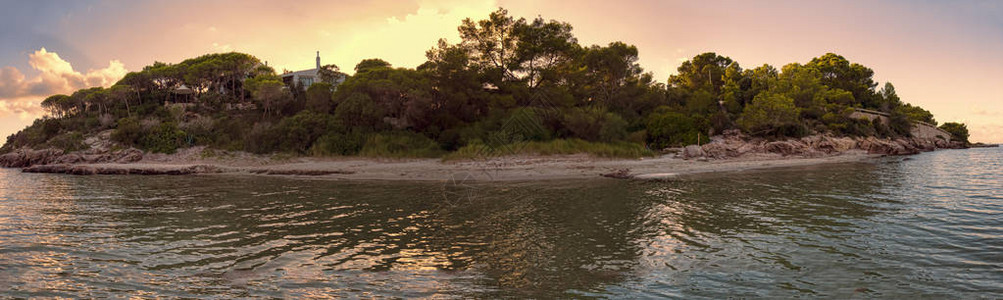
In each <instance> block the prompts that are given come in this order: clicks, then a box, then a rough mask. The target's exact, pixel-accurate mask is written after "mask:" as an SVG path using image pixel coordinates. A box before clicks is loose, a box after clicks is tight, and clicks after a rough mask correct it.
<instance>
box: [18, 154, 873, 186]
mask: <svg viewBox="0 0 1003 300" xmlns="http://www.w3.org/2000/svg"><path fill="white" fill-rule="evenodd" d="M882 156H884V155H881V154H868V153H867V152H866V151H846V152H842V153H839V154H834V155H828V156H821V157H799V156H782V155H779V154H755V155H745V156H741V157H735V158H725V159H710V160H707V159H689V160H687V159H682V158H678V157H673V156H672V155H663V156H661V157H653V158H640V159H607V158H595V157H590V156H587V155H584V154H577V155H561V156H509V157H495V158H490V159H486V160H464V161H446V162H443V161H442V160H440V159H396V160H387V159H367V158H359V157H344V158H312V157H304V158H292V159H287V160H281V161H271V160H244V159H191V160H189V161H179V159H177V158H174V159H162V160H147V159H144V160H141V161H137V162H130V163H76V164H49V165H37V166H31V167H26V168H23V169H22V171H23V172H26V173H57V174H58V173H62V174H73V175H251V176H281V177H289V178H310V179H321V180H379V181H456V182H490V181H535V180H568V179H587V178H597V177H611V178H619V179H635V180H667V179H674V178H678V177H680V176H692V175H708V174H714V173H734V172H742V171H749V170H762V169H774V168H786V167H803V166H817V165H826V164H843V163H870V162H871V161H873V160H874V159H875V158H879V157H882Z"/></svg>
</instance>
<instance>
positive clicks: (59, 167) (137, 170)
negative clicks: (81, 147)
mask: <svg viewBox="0 0 1003 300" xmlns="http://www.w3.org/2000/svg"><path fill="white" fill-rule="evenodd" d="M21 171H22V172H25V173H56V174H72V175H189V174H203V173H219V172H221V170H219V169H218V168H217V167H214V166H209V165H189V166H165V165H150V166H135V167H125V166H121V165H118V166H103V165H74V164H51V165H37V166H30V167H26V168H23V169H21Z"/></svg>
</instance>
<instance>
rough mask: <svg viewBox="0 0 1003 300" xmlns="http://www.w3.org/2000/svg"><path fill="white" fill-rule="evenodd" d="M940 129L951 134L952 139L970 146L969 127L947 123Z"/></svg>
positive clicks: (962, 124)
mask: <svg viewBox="0 0 1003 300" xmlns="http://www.w3.org/2000/svg"><path fill="white" fill-rule="evenodd" d="M940 129H943V130H944V131H947V132H948V133H950V134H951V139H952V140H955V141H960V142H963V143H965V144H968V143H969V142H968V125H965V124H964V123H956V122H947V123H944V124H943V125H940Z"/></svg>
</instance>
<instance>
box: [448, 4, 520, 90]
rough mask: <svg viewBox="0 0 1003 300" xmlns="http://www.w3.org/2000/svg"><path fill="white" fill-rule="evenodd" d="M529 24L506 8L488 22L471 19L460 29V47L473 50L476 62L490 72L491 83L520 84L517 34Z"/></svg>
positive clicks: (472, 54) (471, 51) (494, 14)
mask: <svg viewBox="0 0 1003 300" xmlns="http://www.w3.org/2000/svg"><path fill="white" fill-rule="evenodd" d="M525 24H526V20H525V19H518V20H516V19H514V18H512V17H511V16H509V15H508V10H505V9H504V8H499V9H498V10H496V11H494V12H492V13H491V14H490V15H488V18H487V19H485V20H480V21H477V22H474V21H472V20H470V19H469V18H467V19H464V20H463V23H462V24H461V25H460V27H459V31H460V38H461V39H462V40H463V41H462V42H461V43H460V45H461V46H463V47H465V48H467V49H470V53H471V59H472V61H473V63H474V64H476V65H477V66H478V67H479V69H481V70H483V71H484V72H486V73H488V77H489V78H490V81H489V82H492V83H495V85H500V84H501V83H502V82H504V81H516V80H518V78H517V76H516V70H517V69H518V68H519V65H520V64H519V62H520V61H519V52H518V51H517V45H518V43H519V39H518V34H517V33H518V32H517V31H518V30H519V28H521V27H522V26H525Z"/></svg>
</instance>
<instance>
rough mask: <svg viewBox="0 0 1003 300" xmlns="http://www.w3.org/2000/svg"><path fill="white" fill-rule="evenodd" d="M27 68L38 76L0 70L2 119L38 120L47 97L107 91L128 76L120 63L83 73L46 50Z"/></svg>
mask: <svg viewBox="0 0 1003 300" xmlns="http://www.w3.org/2000/svg"><path fill="white" fill-rule="evenodd" d="M28 64H29V65H30V66H31V67H32V68H33V69H35V71H37V73H38V74H37V75H34V76H32V77H28V76H26V75H25V74H24V73H22V72H21V70H18V69H17V68H15V67H9V66H8V67H3V68H0V116H2V115H6V114H11V113H13V114H17V115H19V116H20V117H22V118H32V117H36V116H39V115H41V107H40V106H39V103H41V102H42V100H43V99H44V98H45V97H48V96H50V95H54V94H68V93H72V92H73V91H76V90H79V89H83V88H88V87H95V86H102V87H107V86H110V85H112V84H114V83H115V82H116V81H118V80H119V79H121V78H122V77H123V76H125V74H126V73H128V71H127V70H126V69H125V65H124V64H122V62H120V61H118V60H112V61H110V62H108V66H107V67H105V68H102V69H94V70H88V71H87V72H85V73H81V72H78V71H76V70H74V69H73V66H72V65H71V64H70V62H68V61H66V60H63V59H62V58H60V57H59V54H57V53H55V52H49V51H48V50H45V48H41V49H39V50H38V51H35V52H34V53H32V54H30V55H28Z"/></svg>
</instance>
